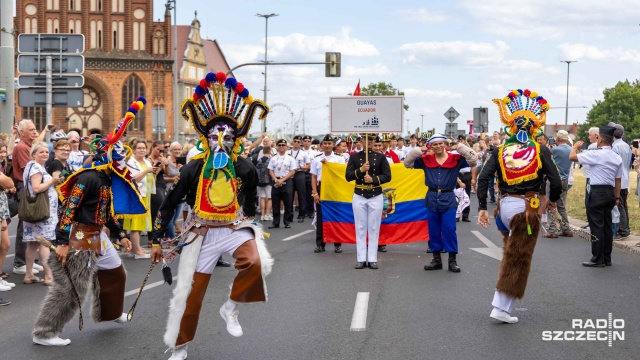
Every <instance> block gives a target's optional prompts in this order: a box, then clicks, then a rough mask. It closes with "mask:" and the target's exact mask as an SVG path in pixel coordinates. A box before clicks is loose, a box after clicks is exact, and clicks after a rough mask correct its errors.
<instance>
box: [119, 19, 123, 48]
mask: <svg viewBox="0 0 640 360" xmlns="http://www.w3.org/2000/svg"><path fill="white" fill-rule="evenodd" d="M118 49H120V50H124V21H120V22H118Z"/></svg>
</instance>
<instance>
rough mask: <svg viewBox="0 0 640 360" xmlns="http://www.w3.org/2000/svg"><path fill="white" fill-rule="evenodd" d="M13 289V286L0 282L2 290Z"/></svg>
mask: <svg viewBox="0 0 640 360" xmlns="http://www.w3.org/2000/svg"><path fill="white" fill-rule="evenodd" d="M11 289H13V288H12V287H11V286H9V285H4V284H1V283H0V291H11Z"/></svg>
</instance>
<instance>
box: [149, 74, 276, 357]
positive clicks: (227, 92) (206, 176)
mask: <svg viewBox="0 0 640 360" xmlns="http://www.w3.org/2000/svg"><path fill="white" fill-rule="evenodd" d="M256 111H260V115H259V118H260V119H264V118H265V117H266V115H267V113H268V112H269V109H268V107H267V106H266V105H265V104H264V103H263V102H262V101H260V100H254V99H253V96H251V95H249V91H248V90H247V89H245V88H244V85H242V83H240V82H238V81H236V79H234V78H227V77H226V76H225V74H224V73H222V72H219V73H217V74H214V73H209V74H207V76H206V77H205V78H204V79H202V80H201V81H200V84H199V85H198V86H196V88H195V92H194V94H193V96H192V97H191V98H189V99H186V100H185V101H184V102H183V104H182V117H183V118H184V119H185V120H187V121H190V122H191V123H192V125H193V127H194V128H195V129H196V131H197V132H198V133H199V134H200V142H201V147H202V150H203V152H202V153H201V154H199V155H196V156H194V157H193V159H192V160H191V161H190V162H189V163H188V164H187V165H185V166H183V167H182V169H181V170H180V174H179V175H178V176H179V177H178V179H176V180H175V181H174V183H173V186H172V187H171V188H170V190H169V192H168V193H167V196H166V198H165V200H164V203H163V204H162V206H161V207H160V214H159V215H158V217H157V219H156V236H155V237H154V238H155V239H161V238H163V237H164V235H165V233H166V230H167V227H168V225H169V222H170V221H171V219H172V218H173V215H174V211H175V209H176V206H177V205H178V204H179V203H180V202H181V201H182V199H183V198H184V197H186V203H187V204H189V205H190V206H191V207H192V208H193V213H192V214H190V215H189V217H188V218H187V220H186V222H185V223H184V225H183V226H182V228H183V242H182V243H180V244H179V246H181V247H182V254H181V256H182V257H181V259H180V265H179V268H178V283H177V285H176V287H175V289H174V291H173V298H172V299H171V304H170V307H169V319H168V321H167V329H166V332H165V334H164V342H165V344H167V345H168V346H169V347H170V349H171V350H172V356H171V357H170V359H171V360H177V359H186V357H187V344H188V343H189V342H191V341H192V340H193V339H194V337H195V333H196V328H197V326H198V319H199V317H200V308H201V306H202V300H203V299H204V295H205V292H206V290H207V285H208V284H209V279H210V278H211V274H212V272H213V269H214V267H215V264H216V261H217V260H218V258H219V257H220V255H221V254H222V253H227V254H229V255H231V256H233V258H234V259H236V262H235V268H236V269H237V270H238V275H237V276H236V278H235V279H234V281H233V285H232V287H231V293H230V294H229V298H228V300H227V301H226V302H225V303H224V304H223V305H222V307H221V308H220V310H219V313H220V316H221V317H222V319H223V320H224V321H225V322H226V323H227V331H228V332H229V333H230V334H231V335H233V336H236V337H238V336H242V334H243V332H242V327H241V326H240V323H239V322H238V310H237V304H240V303H255V302H266V301H267V288H266V284H265V282H264V278H265V276H267V275H268V274H269V273H270V272H271V267H272V265H273V259H272V258H271V256H270V255H269V253H268V251H267V248H266V246H265V244H264V241H263V232H262V229H261V228H260V226H259V225H257V224H255V223H252V222H251V221H249V220H246V217H245V216H248V217H251V218H253V217H254V216H255V201H256V194H257V185H258V175H257V172H256V168H255V167H254V166H253V164H252V163H251V162H250V161H249V160H247V159H245V158H243V157H241V156H240V154H242V152H243V150H244V149H243V147H244V145H243V139H244V137H245V136H246V134H247V133H248V131H249V128H250V127H251V123H252V121H253V117H254V114H255V113H256ZM241 205H242V206H241ZM243 210H244V211H243ZM162 257H163V255H162V249H161V247H160V243H159V242H158V241H157V240H155V241H154V244H153V247H152V253H151V261H154V262H159V261H161V259H162Z"/></svg>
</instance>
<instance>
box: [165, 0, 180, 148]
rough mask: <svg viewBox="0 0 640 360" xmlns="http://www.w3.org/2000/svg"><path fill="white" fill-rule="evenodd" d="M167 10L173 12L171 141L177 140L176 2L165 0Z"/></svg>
mask: <svg viewBox="0 0 640 360" xmlns="http://www.w3.org/2000/svg"><path fill="white" fill-rule="evenodd" d="M165 6H166V7H167V10H173V141H179V139H178V130H179V129H178V127H179V126H178V117H179V112H178V106H179V105H178V100H179V99H178V96H179V94H178V23H177V19H178V18H177V15H176V7H177V6H176V0H167V4H166V5H165Z"/></svg>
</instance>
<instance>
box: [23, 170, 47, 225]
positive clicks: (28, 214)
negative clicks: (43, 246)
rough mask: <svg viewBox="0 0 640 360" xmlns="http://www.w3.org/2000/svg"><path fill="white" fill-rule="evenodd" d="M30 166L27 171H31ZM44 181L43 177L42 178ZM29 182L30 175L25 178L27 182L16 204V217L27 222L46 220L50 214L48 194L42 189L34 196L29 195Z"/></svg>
mask: <svg viewBox="0 0 640 360" xmlns="http://www.w3.org/2000/svg"><path fill="white" fill-rule="evenodd" d="M32 167H33V164H31V167H30V168H29V173H31V168H32ZM42 182H44V177H43V179H42ZM30 183H31V176H29V178H27V183H26V184H25V185H26V186H25V188H24V190H23V191H22V194H21V196H20V203H19V204H18V218H19V219H20V220H22V221H26V222H29V223H37V222H40V221H44V220H47V219H48V218H49V217H50V216H51V211H50V209H49V196H48V195H47V192H46V191H43V192H41V193H39V194H36V195H35V196H31V194H30V193H29V184H30Z"/></svg>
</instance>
